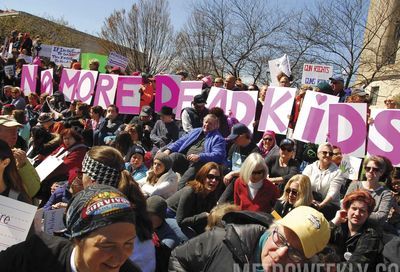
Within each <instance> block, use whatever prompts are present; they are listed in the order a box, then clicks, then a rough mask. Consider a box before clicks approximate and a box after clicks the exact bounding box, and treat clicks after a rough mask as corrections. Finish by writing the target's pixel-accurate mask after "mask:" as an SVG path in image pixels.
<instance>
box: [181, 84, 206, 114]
mask: <svg viewBox="0 0 400 272" xmlns="http://www.w3.org/2000/svg"><path fill="white" fill-rule="evenodd" d="M202 86H203V82H202V81H182V82H181V91H180V92H179V101H178V105H177V106H176V111H175V119H177V120H180V119H181V111H182V110H183V109H184V108H187V107H190V106H191V104H192V101H193V98H194V97H195V96H196V95H198V94H201V90H202V89H201V87H202Z"/></svg>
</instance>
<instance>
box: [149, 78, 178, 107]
mask: <svg viewBox="0 0 400 272" xmlns="http://www.w3.org/2000/svg"><path fill="white" fill-rule="evenodd" d="M180 84H181V79H180V77H179V76H175V75H156V100H155V104H154V108H155V111H156V112H159V111H160V110H161V108H162V106H168V107H171V108H173V109H174V108H176V105H178V100H179V91H180Z"/></svg>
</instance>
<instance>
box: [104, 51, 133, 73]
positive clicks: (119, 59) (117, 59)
mask: <svg viewBox="0 0 400 272" xmlns="http://www.w3.org/2000/svg"><path fill="white" fill-rule="evenodd" d="M128 62H129V59H128V58H127V57H124V56H122V55H120V54H117V53H116V52H114V51H112V52H110V55H108V62H107V65H111V66H113V67H115V66H116V67H120V68H122V69H124V70H125V69H126V67H127V66H128Z"/></svg>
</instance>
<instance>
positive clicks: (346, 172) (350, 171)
mask: <svg viewBox="0 0 400 272" xmlns="http://www.w3.org/2000/svg"><path fill="white" fill-rule="evenodd" d="M361 163H362V159H361V158H357V157H354V156H349V155H344V156H343V158H342V161H341V163H340V165H339V169H340V171H341V172H342V175H343V177H345V178H346V179H351V180H358V175H359V173H360V168H361Z"/></svg>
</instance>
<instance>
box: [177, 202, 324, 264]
mask: <svg viewBox="0 0 400 272" xmlns="http://www.w3.org/2000/svg"><path fill="white" fill-rule="evenodd" d="M223 221H225V224H226V225H225V227H224V228H219V227H217V228H214V229H212V230H211V231H207V232H205V233H203V234H201V235H199V236H197V237H195V238H193V239H191V240H189V241H187V242H186V243H185V244H183V245H182V246H179V247H177V248H175V250H174V251H173V252H172V255H171V259H170V262H169V271H179V272H182V271H191V272H196V271H204V272H206V271H268V272H270V271H285V269H284V267H285V266H286V265H287V264H293V265H299V266H301V265H302V263H304V262H305V261H307V259H309V258H311V257H312V256H314V255H315V254H316V253H318V252H320V251H321V250H322V249H323V248H324V247H325V246H326V244H327V243H328V240H329V236H330V233H329V223H328V221H326V219H325V217H324V216H323V214H322V213H320V212H318V211H317V210H315V209H313V208H310V207H306V206H301V207H298V208H296V209H294V210H292V211H291V212H290V213H289V214H288V215H286V216H285V217H284V218H283V219H281V220H280V221H277V223H276V224H272V225H271V223H272V219H271V216H270V215H264V216H263V214H260V213H256V212H249V211H241V212H230V213H227V214H226V215H225V216H224V217H223ZM268 227H269V229H268V230H267V228H268ZM279 268H280V269H279Z"/></svg>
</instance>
